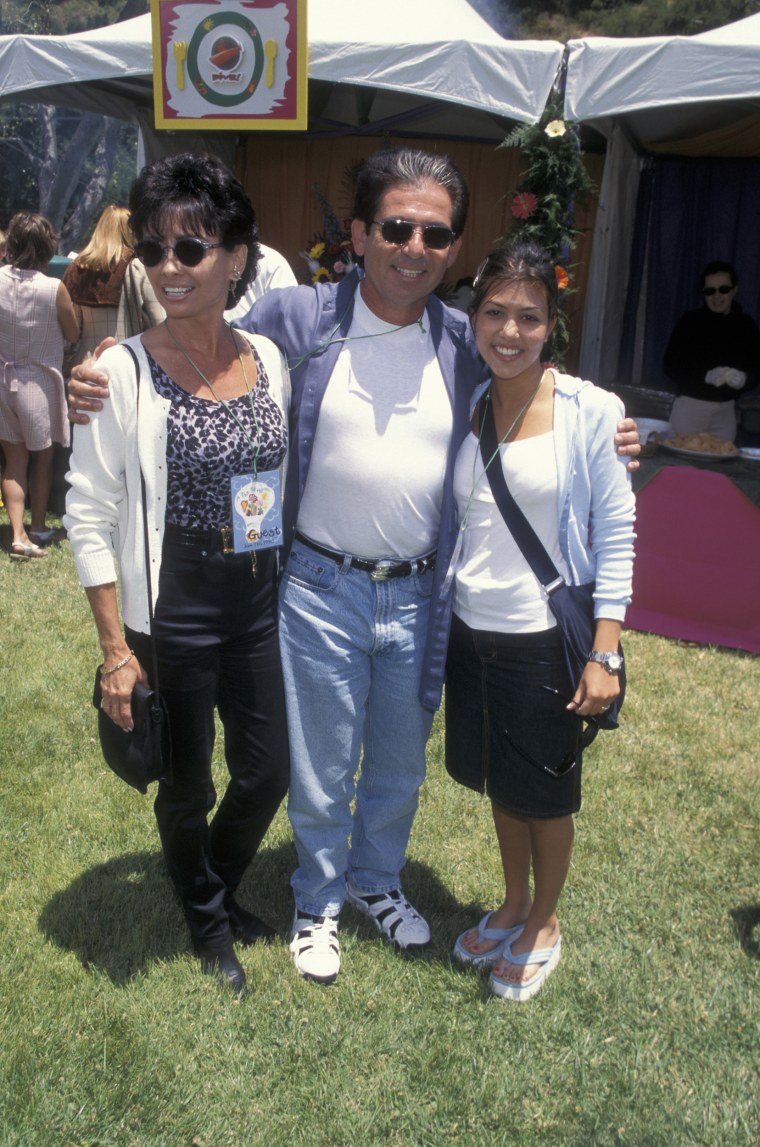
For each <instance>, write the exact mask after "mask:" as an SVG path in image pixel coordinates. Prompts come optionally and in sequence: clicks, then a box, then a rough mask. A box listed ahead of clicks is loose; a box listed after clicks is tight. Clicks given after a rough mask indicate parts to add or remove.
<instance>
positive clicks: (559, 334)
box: [500, 97, 594, 365]
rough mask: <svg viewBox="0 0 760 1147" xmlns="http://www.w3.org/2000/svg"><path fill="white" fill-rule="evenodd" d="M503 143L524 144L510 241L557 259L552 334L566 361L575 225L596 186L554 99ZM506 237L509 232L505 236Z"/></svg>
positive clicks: (556, 355)
mask: <svg viewBox="0 0 760 1147" xmlns="http://www.w3.org/2000/svg"><path fill="white" fill-rule="evenodd" d="M500 146H501V147H519V148H520V150H521V152H522V157H523V160H524V165H525V173H524V175H523V178H522V180H521V181H520V183H519V184H518V186H517V188H516V189H515V190H514V192H513V195H512V203H511V211H512V215H513V217H514V219H515V223H514V226H513V227H512V230H511V231H510V234H509V236H508V237H509V238H510V239H525V240H528V239H529V240H532V241H533V242H535V243H538V245H539V246H540V247H543V248H544V249H545V250H546V251H548V252H549V255H550V256H551V258H552V259H553V260H554V263H555V268H556V274H557V286H558V287H559V290H560V312H559V317H558V320H557V326H556V328H555V330H554V335H553V337H552V344H553V353H554V358H555V360H557V361H558V364H559V365H561V360H562V358H563V355H564V352H565V351H566V350H567V345H568V342H569V338H568V328H567V316H566V314H565V312H564V308H563V307H562V305H561V304H562V302H563V300H564V298H565V297H566V295H567V294H570V293H571V292H572V289H573V288H572V286H571V276H570V266H571V265H570V255H571V252H572V250H573V247H574V246H575V241H576V238H577V236H578V235H579V234H580V232H579V231H578V230H577V229H576V228H575V227H574V225H573V216H574V212H575V206H576V204H577V203H579V202H582V201H583V200H585V199H587V198H588V197H589V196H590V195H591V194H592V192H593V190H594V184H593V182H592V181H591V179H590V178H589V175H588V172H587V171H586V168H585V166H584V164H583V159H582V156H581V148H580V141H579V138H578V129H577V127H576V126H575V125H574V124H571V123H568V122H567V121H566V120H564V119H563V118H562V107H561V104H560V102H559V100H558V99H557V98H556V97H555V98H554V99H552V100H550V101H549V103H548V104H547V106H546V109H545V110H544V113H543V115H542V116H541V119H540V120H539V121H538V123H535V124H521V125H520V126H518V127H516V128H515V129H514V131H512V132H510V134H509V135H508V136H507V138H506V139H505V140H504V142H503V143H502V144H501V145H500ZM504 238H505V239H506V238H507V236H505V237H504Z"/></svg>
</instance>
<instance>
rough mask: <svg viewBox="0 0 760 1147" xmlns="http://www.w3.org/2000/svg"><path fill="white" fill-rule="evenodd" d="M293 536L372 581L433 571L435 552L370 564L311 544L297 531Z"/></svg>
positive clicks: (381, 560)
mask: <svg viewBox="0 0 760 1147" xmlns="http://www.w3.org/2000/svg"><path fill="white" fill-rule="evenodd" d="M295 536H296V539H297V541H299V542H302V543H303V544H304V545H305V546H308V547H309V549H310V550H314V552H315V553H317V554H321V555H322V557H323V558H329V559H330V561H333V562H337V564H338V565H343V563H344V562H345V561H346V559H347V558H348V560H349V563H350V565H351V569H355V570H363V571H364V572H365V573H368V574H369V576H370V577H371V578H372V580H373V581H387V580H388V578H392V577H410V576H411V574H414V573H418V574H421V573H425V572H426V571H427V570H432V569H435V550H433V551H432V552H431V553H429V554H425V555H424V556H423V557H421V558H411V559H410V560H409V561H402V560H401V559H398V558H380V559H379V561H376V562H371V561H369V560H368V559H367V558H355V557H353V555H352V554H342V553H341V552H340V551H339V550H331V549H328V548H327V546H320V545H319V543H318V542H313V541H312V540H311V538H307V537H305V535H304V534H302V533H300V532H299V531H298V530H296V534H295Z"/></svg>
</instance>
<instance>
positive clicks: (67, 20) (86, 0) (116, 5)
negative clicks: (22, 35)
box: [0, 0, 149, 36]
mask: <svg viewBox="0 0 760 1147" xmlns="http://www.w3.org/2000/svg"><path fill="white" fill-rule="evenodd" d="M133 9H134V11H133ZM125 10H127V11H126V14H125ZM147 11H149V4H148V0H138V2H137V3H135V0H0V33H3V34H5V33H11V32H26V33H29V34H32V35H44V36H66V35H68V34H69V33H71V32H84V31H86V30H87V29H88V28H103V27H105V26H106V25H107V24H114V23H115V22H116V21H117V20H124V19H127V18H128V16H137V15H139V14H140V12H147Z"/></svg>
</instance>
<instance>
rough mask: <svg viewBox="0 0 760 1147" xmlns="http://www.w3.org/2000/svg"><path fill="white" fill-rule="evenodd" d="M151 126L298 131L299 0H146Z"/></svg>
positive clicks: (301, 68)
mask: <svg viewBox="0 0 760 1147" xmlns="http://www.w3.org/2000/svg"><path fill="white" fill-rule="evenodd" d="M151 14H152V26H153V98H154V106H155V117H156V127H159V128H172V129H173V130H177V129H178V128H180V129H181V128H188V129H190V128H192V129H193V130H194V131H198V130H199V129H202V130H204V131H205V130H207V129H209V128H216V129H224V130H226V131H232V130H234V129H235V128H243V129H246V128H247V129H249V130H251V129H257V130H260V129H270V130H275V129H276V130H278V131H283V130H288V129H290V130H294V131H305V130H306V128H307V126H308V124H307V109H306V98H307V40H306V0H151Z"/></svg>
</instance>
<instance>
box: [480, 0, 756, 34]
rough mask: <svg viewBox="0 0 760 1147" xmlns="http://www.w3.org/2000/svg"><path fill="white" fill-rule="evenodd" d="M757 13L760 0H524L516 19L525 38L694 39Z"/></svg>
mask: <svg viewBox="0 0 760 1147" xmlns="http://www.w3.org/2000/svg"><path fill="white" fill-rule="evenodd" d="M484 2H485V0H484ZM492 2H496V3H498V2H499V0H492ZM758 11H760V0H639V2H638V3H636V2H634V3H631V2H630V0H522V3H520V4H519V7H518V8H517V15H518V27H519V35H520V36H521V37H523V38H536V39H557V40H563V41H564V40H569V39H572V38H573V37H578V36H676V35H679V36H690V35H694V34H696V33H698V32H706V31H708V30H709V29H711V28H719V27H721V26H722V25H723V24H731V23H732V22H733V21H735V20H741V19H742V18H743V17H744V16H752V15H754V14H755V13H756V12H758Z"/></svg>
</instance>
